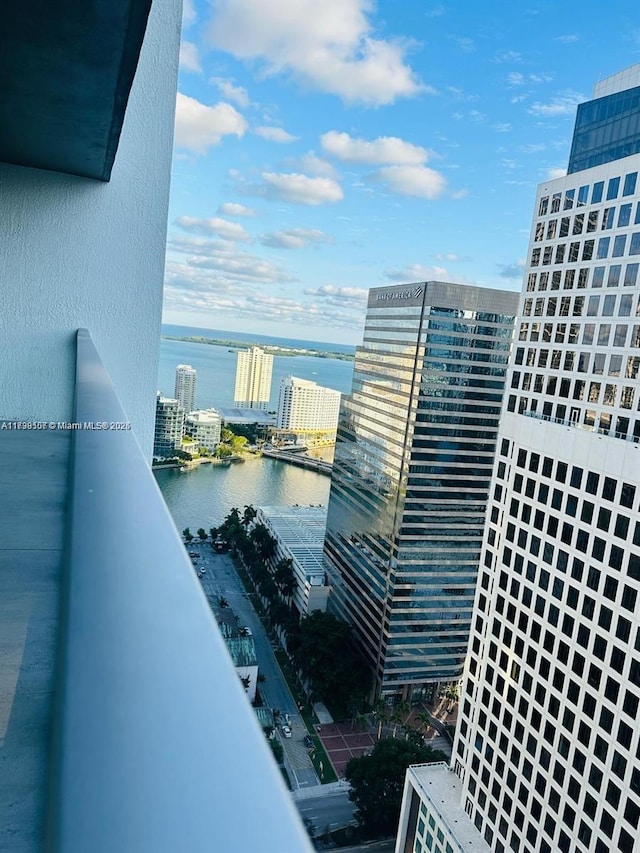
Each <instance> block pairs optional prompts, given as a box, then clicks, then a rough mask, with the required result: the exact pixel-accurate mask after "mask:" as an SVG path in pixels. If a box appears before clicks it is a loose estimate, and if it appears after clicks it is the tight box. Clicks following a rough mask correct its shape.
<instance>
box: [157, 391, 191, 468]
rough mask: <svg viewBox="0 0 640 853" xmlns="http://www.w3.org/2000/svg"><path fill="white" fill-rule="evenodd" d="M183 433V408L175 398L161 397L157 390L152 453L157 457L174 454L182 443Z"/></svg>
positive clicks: (164, 457)
mask: <svg viewBox="0 0 640 853" xmlns="http://www.w3.org/2000/svg"><path fill="white" fill-rule="evenodd" d="M183 435H184V409H183V408H182V406H181V405H180V403H179V402H178V401H177V400H174V399H173V398H171V397H163V396H162V394H161V393H160V392H159V391H158V395H157V398H156V425H155V433H154V439H153V455H154V456H155V457H157V458H158V459H166V458H168V457H170V456H175V452H176V450H180V446H181V445H182V436H183Z"/></svg>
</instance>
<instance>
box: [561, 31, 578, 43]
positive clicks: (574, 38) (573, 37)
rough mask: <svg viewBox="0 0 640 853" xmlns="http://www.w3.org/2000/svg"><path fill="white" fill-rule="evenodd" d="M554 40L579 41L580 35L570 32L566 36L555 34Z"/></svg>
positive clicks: (564, 41)
mask: <svg viewBox="0 0 640 853" xmlns="http://www.w3.org/2000/svg"><path fill="white" fill-rule="evenodd" d="M556 41H561V42H563V44H573V43H574V42H576V41H580V37H579V36H577V35H575V33H572V34H570V35H566V36H556Z"/></svg>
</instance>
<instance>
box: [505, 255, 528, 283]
mask: <svg viewBox="0 0 640 853" xmlns="http://www.w3.org/2000/svg"><path fill="white" fill-rule="evenodd" d="M524 268H525V259H524V258H518V260H517V261H516V262H515V263H513V264H498V275H499V276H500V278H510V279H521V278H522V273H523V270H524Z"/></svg>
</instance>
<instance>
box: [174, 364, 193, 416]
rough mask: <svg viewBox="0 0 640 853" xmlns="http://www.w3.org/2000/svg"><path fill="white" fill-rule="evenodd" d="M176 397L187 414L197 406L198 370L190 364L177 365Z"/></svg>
mask: <svg viewBox="0 0 640 853" xmlns="http://www.w3.org/2000/svg"><path fill="white" fill-rule="evenodd" d="M175 398H176V400H177V401H178V402H179V403H180V405H181V406H182V408H183V409H184V410H185V412H186V414H189V412H193V411H194V410H195V408H196V371H195V370H194V369H193V367H191V365H190V364H179V365H178V366H177V367H176V390H175Z"/></svg>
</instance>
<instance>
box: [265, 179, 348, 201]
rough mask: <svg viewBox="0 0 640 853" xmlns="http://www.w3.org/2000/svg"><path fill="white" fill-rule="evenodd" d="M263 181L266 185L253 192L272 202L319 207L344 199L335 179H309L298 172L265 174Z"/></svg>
mask: <svg viewBox="0 0 640 853" xmlns="http://www.w3.org/2000/svg"><path fill="white" fill-rule="evenodd" d="M262 180H263V181H264V183H263V184H262V185H261V186H259V187H256V188H254V189H253V191H254V192H255V193H257V195H262V196H264V198H267V199H269V200H270V201H272V200H274V199H277V200H279V201H289V202H291V203H292V204H309V205H317V204H327V203H334V202H336V201H342V199H343V198H344V193H343V192H342V187H341V186H340V184H339V183H338V182H337V181H334V180H333V178H309V177H308V176H307V175H300V174H297V173H296V172H291V173H288V174H287V173H278V172H263V173H262ZM249 191H251V188H250V190H249Z"/></svg>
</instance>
